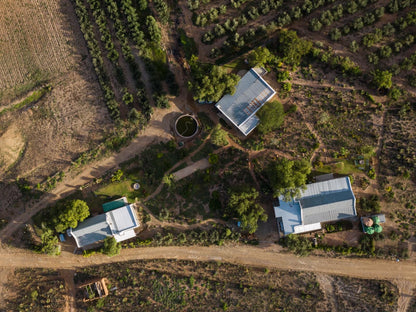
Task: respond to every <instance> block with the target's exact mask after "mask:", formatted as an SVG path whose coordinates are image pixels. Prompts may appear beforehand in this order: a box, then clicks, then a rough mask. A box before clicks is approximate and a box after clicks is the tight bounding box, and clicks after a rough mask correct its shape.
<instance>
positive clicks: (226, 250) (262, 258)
mask: <svg viewBox="0 0 416 312" xmlns="http://www.w3.org/2000/svg"><path fill="white" fill-rule="evenodd" d="M29 258H30V261H28V259H29ZM158 258H165V259H182V260H196V261H224V262H230V263H237V264H246V265H255V266H264V267H273V268H279V269H283V270H302V271H312V272H320V273H325V274H336V275H346V276H352V277H358V278H369V279H388V280H393V281H394V280H404V281H410V282H416V270H415V263H414V262H412V261H403V262H398V263H396V262H393V261H388V260H375V259H335V258H325V257H316V256H309V257H297V256H295V255H293V254H286V253H281V250H280V247H279V246H273V245H271V246H269V247H253V246H222V247H218V246H214V247H196V246H194V247H149V248H138V249H123V250H122V252H121V254H120V255H119V256H115V257H112V258H110V257H107V256H103V255H96V256H92V257H89V258H84V257H81V256H77V255H73V254H72V253H68V252H63V254H62V255H61V256H60V257H51V256H46V255H36V256H35V255H34V254H33V253H30V252H24V251H18V250H15V249H2V250H1V251H0V267H4V268H16V267H34V268H54V269H74V268H79V267H85V266H89V265H98V264H103V263H111V262H117V261H129V260H138V259H158Z"/></svg>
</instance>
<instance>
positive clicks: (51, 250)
mask: <svg viewBox="0 0 416 312" xmlns="http://www.w3.org/2000/svg"><path fill="white" fill-rule="evenodd" d="M40 239H41V241H42V243H41V246H40V252H41V253H46V254H48V255H51V256H56V255H59V254H60V249H59V245H58V237H57V236H56V235H54V233H53V231H52V230H51V229H48V228H45V229H44V232H43V233H42V235H41V237H40Z"/></svg>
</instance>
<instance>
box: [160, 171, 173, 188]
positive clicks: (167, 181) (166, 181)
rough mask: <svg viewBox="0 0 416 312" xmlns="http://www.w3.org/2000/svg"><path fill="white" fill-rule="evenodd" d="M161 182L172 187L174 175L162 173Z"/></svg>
mask: <svg viewBox="0 0 416 312" xmlns="http://www.w3.org/2000/svg"><path fill="white" fill-rule="evenodd" d="M162 183H164V184H166V185H167V186H168V187H172V185H173V183H175V176H174V175H173V173H170V174H167V175H164V176H163V178H162Z"/></svg>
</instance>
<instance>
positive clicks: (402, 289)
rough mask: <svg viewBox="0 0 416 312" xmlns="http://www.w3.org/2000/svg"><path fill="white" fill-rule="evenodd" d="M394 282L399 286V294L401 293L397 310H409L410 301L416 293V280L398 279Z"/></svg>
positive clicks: (405, 311)
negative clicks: (415, 291) (415, 292)
mask: <svg viewBox="0 0 416 312" xmlns="http://www.w3.org/2000/svg"><path fill="white" fill-rule="evenodd" d="M413 270H414V269H413ZM393 282H394V283H395V284H396V285H397V287H398V288H399V294H400V296H399V300H398V302H397V305H398V308H397V312H407V309H408V307H409V304H410V301H411V299H412V297H413V294H414V290H415V288H416V282H415V281H408V280H403V279H396V280H394V281H393ZM409 312H411V311H409Z"/></svg>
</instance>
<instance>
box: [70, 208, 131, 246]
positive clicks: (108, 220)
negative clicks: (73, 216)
mask: <svg viewBox="0 0 416 312" xmlns="http://www.w3.org/2000/svg"><path fill="white" fill-rule="evenodd" d="M138 226H139V222H138V221H137V218H136V215H135V213H134V207H133V205H127V206H124V207H122V208H118V209H115V210H111V211H109V212H106V213H103V214H100V215H98V216H95V217H92V218H88V219H86V220H85V221H83V222H80V223H79V225H78V226H77V227H76V228H75V229H71V234H72V236H73V237H74V239H75V241H76V243H77V246H78V247H80V248H83V247H86V246H89V245H92V244H94V243H97V242H99V241H102V240H104V239H105V238H107V237H110V236H114V237H115V238H116V240H117V241H118V242H119V241H122V240H125V239H128V238H131V237H133V236H132V235H133V232H134V230H133V229H134V228H136V227H138ZM132 230H133V232H131V231H132Z"/></svg>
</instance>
